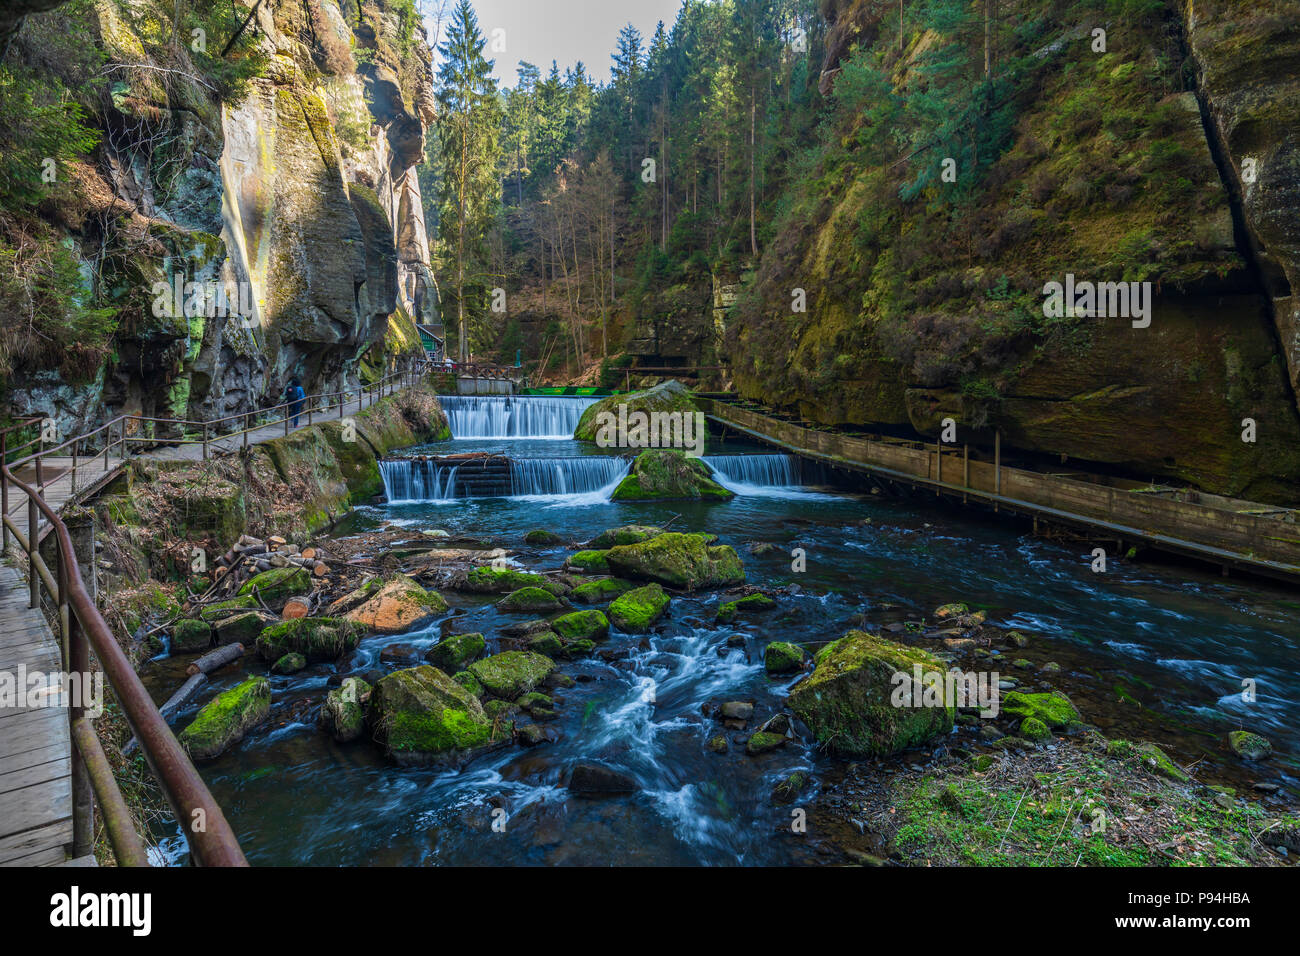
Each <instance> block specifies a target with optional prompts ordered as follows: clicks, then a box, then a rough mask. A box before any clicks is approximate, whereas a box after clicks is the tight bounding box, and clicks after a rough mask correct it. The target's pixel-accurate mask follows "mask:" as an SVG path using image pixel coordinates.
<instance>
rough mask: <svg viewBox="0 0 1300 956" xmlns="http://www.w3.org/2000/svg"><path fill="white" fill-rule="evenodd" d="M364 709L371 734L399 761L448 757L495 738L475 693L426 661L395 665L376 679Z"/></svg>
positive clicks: (433, 760) (444, 759)
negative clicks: (402, 667)
mask: <svg viewBox="0 0 1300 956" xmlns="http://www.w3.org/2000/svg"><path fill="white" fill-rule="evenodd" d="M368 714H369V719H370V723H371V726H372V727H373V729H374V736H375V739H376V740H377V741H378V742H379V743H380V744H381V745H382V746H383V748H384V750H385V752H386V753H387V754H388V756H389V757H390V758H391V759H393V760H395V761H396V762H398V763H400V764H406V765H421V764H430V763H444V762H450V761H453V760H455V759H457V758H459V757H463V756H467V755H469V754H472V753H473V752H475V751H477V750H479V749H481V748H483V747H486V746H487V745H488V744H490V743H492V741H493V739H494V738H493V727H492V722H491V721H490V720H489V719H488V716H487V714H486V713H484V711H483V706H482V705H481V704H480V703H479V702H478V698H476V697H475V696H474V695H473V694H471V693H470V692H469V691H468V690H467V689H466V688H464V687H463V686H461V685H460V684H459V683H457V682H456V681H454V680H452V679H451V678H450V677H448V676H447V675H446V674H444V673H443V672H442V671H440V670H438V668H436V667H430V666H429V665H428V664H422V665H420V666H419V667H412V668H408V669H406V670H400V671H394V672H393V673H391V674H389V675H388V676H387V677H385V678H384V679H383V680H381V681H380V682H379V683H378V684H376V685H375V686H374V689H373V690H372V691H371V694H370V706H369V710H368Z"/></svg>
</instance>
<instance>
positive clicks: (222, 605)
mask: <svg viewBox="0 0 1300 956" xmlns="http://www.w3.org/2000/svg"><path fill="white" fill-rule="evenodd" d="M261 606H262V605H260V604H258V603H257V598H255V597H253V596H252V595H251V594H248V595H245V596H243V597H234V598H231V599H230V600H229V601H218V602H216V603H215V604H209V605H208V606H207V607H205V608H204V609H203V610H201V611H199V618H200V620H204V621H208V622H212V621H219V620H221V619H222V618H224V617H230V616H231V615H232V614H237V613H239V612H240V611H251V610H254V609H256V608H259V607H261Z"/></svg>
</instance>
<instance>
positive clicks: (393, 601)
mask: <svg viewBox="0 0 1300 956" xmlns="http://www.w3.org/2000/svg"><path fill="white" fill-rule="evenodd" d="M446 610H447V602H446V601H445V600H443V597H442V595H441V594H439V593H438V592H437V591H426V590H425V589H424V588H422V587H421V586H420V585H419V584H417V583H416V582H415V581H413V580H411V579H410V578H408V577H407V576H406V575H404V574H398V575H394V576H393V577H392V578H390V579H389V580H388V581H386V582H384V583H383V584H382V585H380V586H379V587H378V588H376V589H375V590H374V593H373V594H371V596H370V597H368V598H366V600H365V601H364V602H362V603H361V604H360V605H359V606H357V607H355V608H353V609H352V610H351V611H348V612H347V613H346V614H345V615H344V617H345V618H347V619H348V620H349V621H355V622H356V623H357V624H359V625H361V626H362V627H363V628H365V629H366V630H369V631H375V632H377V633H379V634H397V633H399V632H400V631H405V630H409V629H410V628H412V627H414V626H415V625H417V624H419V623H421V622H422V621H427V620H428V619H429V618H431V617H433V616H434V615H435V614H441V613H443V612H444V611H446Z"/></svg>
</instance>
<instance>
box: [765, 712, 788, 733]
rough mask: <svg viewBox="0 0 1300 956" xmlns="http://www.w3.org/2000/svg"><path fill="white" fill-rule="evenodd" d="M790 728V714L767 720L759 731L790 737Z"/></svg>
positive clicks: (775, 716) (773, 716)
mask: <svg viewBox="0 0 1300 956" xmlns="http://www.w3.org/2000/svg"><path fill="white" fill-rule="evenodd" d="M790 726H791V725H790V715H789V714H773V715H772V716H771V717H769V718H767V720H765V721H763V723H762V724H760V725H759V728H758V729H759V730H760V731H762V732H764V733H769V734H781V735H782V736H788V735H789V733H790Z"/></svg>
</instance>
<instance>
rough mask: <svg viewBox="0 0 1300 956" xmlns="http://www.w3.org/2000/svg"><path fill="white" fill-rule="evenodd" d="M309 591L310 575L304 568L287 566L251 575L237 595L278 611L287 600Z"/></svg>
mask: <svg viewBox="0 0 1300 956" xmlns="http://www.w3.org/2000/svg"><path fill="white" fill-rule="evenodd" d="M310 590H311V573H310V572H309V571H308V570H307V569H306V568H300V567H297V566H296V565H289V566H288V567H283V568H272V569H271V570H270V571H263V572H262V573H261V574H255V575H253V576H252V577H251V578H249V579H248V580H247V581H245V582H244V585H243V587H241V588H240V589H239V594H240V596H241V597H251V598H253V599H255V600H260V601H261V602H262V603H263V604H265V605H266V606H267V607H269V608H270V609H271V610H273V611H278V610H279V609H280V608H282V607H283V606H284V602H285V601H287V600H289V598H291V597H293V596H295V595H298V594H306V593H307V592H308V591H310Z"/></svg>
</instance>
